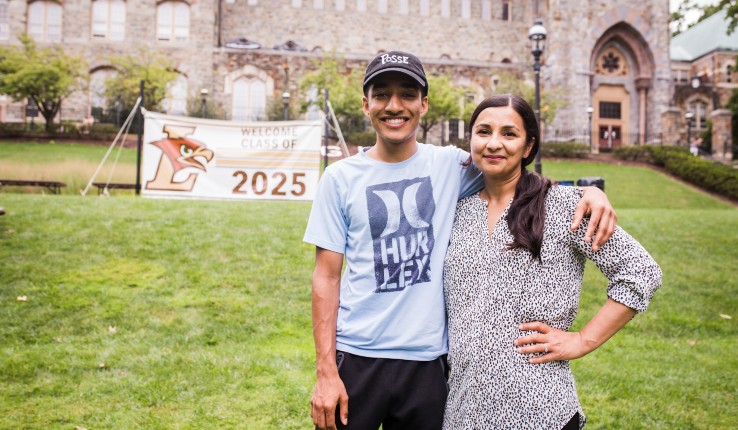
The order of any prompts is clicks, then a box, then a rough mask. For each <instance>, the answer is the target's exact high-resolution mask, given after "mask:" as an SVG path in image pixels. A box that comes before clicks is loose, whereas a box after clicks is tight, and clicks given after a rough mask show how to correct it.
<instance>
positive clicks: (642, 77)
mask: <svg viewBox="0 0 738 430" xmlns="http://www.w3.org/2000/svg"><path fill="white" fill-rule="evenodd" d="M590 70H591V75H590V76H591V81H590V85H591V86H590V88H591V100H592V104H591V106H592V107H593V108H594V109H593V115H592V141H593V142H595V145H593V150H595V151H596V150H598V149H602V150H605V151H607V150H612V149H615V148H617V147H619V146H629V145H637V144H644V143H646V140H647V136H646V134H647V130H648V124H647V117H648V105H647V104H648V103H647V102H648V92H649V90H650V89H651V86H652V77H653V70H654V63H653V55H652V54H651V51H650V49H649V47H648V44H647V43H646V41H645V40H644V39H643V37H642V36H641V34H640V33H639V32H638V31H637V30H636V29H635V28H633V27H632V26H631V25H629V24H627V23H625V22H619V23H617V24H615V25H613V26H612V27H610V28H609V29H607V30H606V31H605V32H604V33H603V34H602V35H601V36H600V37H599V38H598V40H597V42H596V43H595V45H594V47H593V50H592V56H591V58H590Z"/></svg>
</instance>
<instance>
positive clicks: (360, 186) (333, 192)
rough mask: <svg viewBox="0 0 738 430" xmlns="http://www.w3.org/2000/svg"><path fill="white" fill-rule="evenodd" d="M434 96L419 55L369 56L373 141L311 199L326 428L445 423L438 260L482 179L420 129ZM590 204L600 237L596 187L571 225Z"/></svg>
mask: <svg viewBox="0 0 738 430" xmlns="http://www.w3.org/2000/svg"><path fill="white" fill-rule="evenodd" d="M427 95H428V81H427V79H426V76H425V72H424V70H423V66H422V64H421V63H420V61H419V60H418V59H417V58H416V57H415V56H414V55H412V54H409V53H405V52H398V51H393V52H388V53H385V54H381V55H379V56H377V57H376V58H374V59H373V60H372V61H371V62H370V63H369V65H368V66H367V69H366V74H365V76H364V98H363V106H364V114H365V115H366V116H367V117H368V118H369V119H370V120H371V123H372V126H373V127H374V130H375V131H376V133H377V140H376V144H375V145H374V146H373V147H371V148H368V149H366V150H364V151H361V152H360V153H359V154H357V155H355V156H352V157H350V158H347V159H345V160H342V161H339V162H337V163H335V164H333V165H332V166H330V167H329V168H328V169H326V171H325V173H324V174H323V177H322V178H321V182H320V186H319V190H318V193H317V195H316V197H315V200H314V202H313V208H312V212H311V214H310V220H309V222H308V226H307V230H306V232H305V237H304V240H305V241H306V242H308V243H311V244H314V245H315V246H316V254H315V271H314V272H313V305H312V307H313V334H314V338H315V349H316V370H317V384H316V386H315V392H314V393H313V398H312V400H311V416H312V418H313V422H314V424H315V425H316V426H317V427H318V428H320V429H335V428H345V427H346V426H348V423H349V420H348V419H349V417H350V418H351V421H350V422H351V426H350V428H351V429H372V430H374V429H377V428H379V426H380V424H381V425H382V426H383V428H384V429H385V430H393V429H439V428H441V425H442V422H443V410H444V404H445V401H446V395H447V385H446V362H445V354H446V353H447V351H448V348H447V331H446V314H445V305H444V300H443V285H442V269H443V259H444V257H445V254H446V248H447V245H448V242H449V235H450V232H451V224H452V222H453V216H454V211H455V207H456V202H457V200H458V199H459V198H460V197H463V196H466V195H469V194H471V193H473V192H476V191H478V190H479V189H480V188H481V187H482V181H481V176H480V175H479V172H478V171H477V170H476V169H475V168H474V167H473V166H470V167H466V168H465V167H463V166H462V165H461V163H462V162H463V161H465V160H466V159H467V158H468V154H467V153H466V152H464V151H462V150H460V149H457V148H455V147H437V146H432V145H424V144H420V143H418V142H417V141H416V140H415V138H416V131H417V128H418V123H419V122H420V118H421V117H422V116H423V115H424V114H425V113H426V111H427V110H428V97H427ZM589 209H591V212H592V221H591V223H590V225H591V226H595V225H596V226H597V227H598V228H599V231H598V234H597V238H596V242H595V244H594V245H593V247H594V248H596V247H598V246H599V245H601V244H602V243H604V241H605V240H606V239H607V237H609V235H610V234H612V231H613V229H614V222H615V217H614V213H613V212H612V208H611V207H610V206H609V202H608V201H607V198H606V197H605V196H604V194H603V193H602V192H601V191H599V190H596V189H592V190H590V191H587V192H586V193H585V197H584V198H583V199H582V202H581V203H580V208H579V210H578V211H577V215H576V216H575V220H574V225H578V223H579V221H580V220H581V217H582V216H583V215H584V213H585V211H586V210H589ZM598 220H599V222H598ZM592 228H593V229H594V227H592ZM588 233H589V237H591V235H592V233H593V231H592V232H588ZM344 258H345V261H346V270H345V271H344V273H343V276H341V268H342V264H343V262H344ZM349 399H350V405H349ZM349 411H350V412H349Z"/></svg>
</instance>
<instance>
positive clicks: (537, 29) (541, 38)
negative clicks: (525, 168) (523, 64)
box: [528, 18, 546, 173]
mask: <svg viewBox="0 0 738 430" xmlns="http://www.w3.org/2000/svg"><path fill="white" fill-rule="evenodd" d="M528 39H530V41H531V42H533V46H532V50H531V53H532V54H533V72H534V74H535V82H536V98H535V107H534V109H535V112H536V121H538V126H539V127H540V126H541V84H540V75H541V55H542V54H543V47H544V45H545V43H546V28H545V27H544V26H543V20H541V19H540V18H538V19H536V21H535V22H534V23H533V26H532V27H531V28H530V30H528ZM541 149H542V148H541V142H538V152H537V153H536V173H541V170H542V169H541Z"/></svg>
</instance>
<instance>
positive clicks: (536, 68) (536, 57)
mask: <svg viewBox="0 0 738 430" xmlns="http://www.w3.org/2000/svg"><path fill="white" fill-rule="evenodd" d="M537 45H538V44H537V43H536V48H535V49H534V50H533V72H534V73H535V75H536V79H535V81H536V88H535V92H536V94H535V95H536V98H535V112H536V121H537V122H538V127H540V126H541V83H540V75H541V62H540V60H541V54H542V52H541V50H540V49H538V46H537ZM542 149H543V144H542V142H538V152H536V173H539V174H540V173H541V171H542V167H541V150H542Z"/></svg>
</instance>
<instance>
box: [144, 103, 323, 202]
mask: <svg viewBox="0 0 738 430" xmlns="http://www.w3.org/2000/svg"><path fill="white" fill-rule="evenodd" d="M144 118H145V121H144V140H143V154H142V157H143V161H142V166H141V170H142V172H141V193H142V194H143V195H145V196H155V197H180V198H217V199H240V200H243V199H266V200H312V199H313V197H314V196H315V190H316V188H317V185H318V178H319V176H320V154H321V151H320V146H321V138H322V126H321V125H322V124H321V122H320V121H276V122H249V123H238V122H231V121H217V120H208V119H200V118H190V117H181V116H170V115H164V114H159V113H154V112H148V111H145V113H144Z"/></svg>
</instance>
